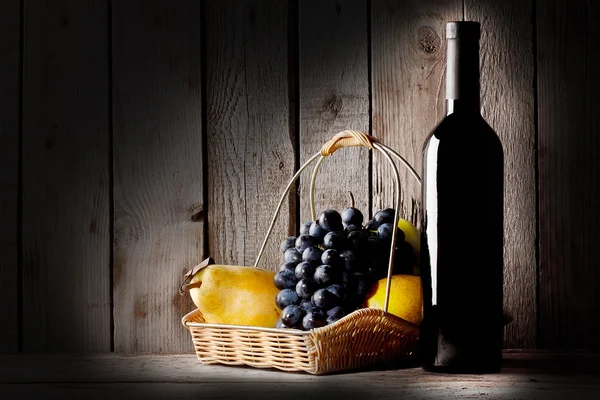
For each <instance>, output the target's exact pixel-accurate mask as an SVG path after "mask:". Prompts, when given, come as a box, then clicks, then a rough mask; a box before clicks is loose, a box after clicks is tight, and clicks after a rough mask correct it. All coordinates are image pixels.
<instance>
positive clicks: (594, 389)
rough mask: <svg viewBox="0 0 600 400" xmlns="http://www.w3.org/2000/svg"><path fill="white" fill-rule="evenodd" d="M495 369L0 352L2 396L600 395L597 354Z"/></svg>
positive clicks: (524, 360) (529, 358) (309, 399)
mask: <svg viewBox="0 0 600 400" xmlns="http://www.w3.org/2000/svg"><path fill="white" fill-rule="evenodd" d="M504 358H505V365H504V367H503V369H502V371H501V372H500V373H498V374H489V375H447V374H433V373H427V372H424V371H423V370H421V369H420V368H402V369H395V370H385V371H369V372H345V373H340V374H334V375H326V376H313V375H309V374H304V373H288V372H279V371H276V370H262V369H254V368H244V367H230V366H220V365H219V366H215V365H210V366H206V365H201V364H199V362H198V360H197V359H196V357H195V355H193V354H177V355H154V354H152V355H120V354H104V355H93V356H78V355H10V356H7V355H3V356H0V399H22V398H27V399H29V398H35V399H71V398H81V399H116V398H118V399H121V398H132V399H133V398H135V399H144V400H148V399H163V398H164V399H169V398H174V399H181V400H183V399H238V398H244V399H264V398H265V397H268V398H276V399H278V398H282V399H286V400H289V399H296V398H298V399H305V400H313V399H314V400H317V399H321V398H324V399H327V400H330V399H388V398H389V399H391V398H394V399H399V398H405V399H452V398H475V399H566V400H578V399H600V367H599V362H600V354H587V353H548V352H540V351H535V352H520V351H507V352H505V355H504Z"/></svg>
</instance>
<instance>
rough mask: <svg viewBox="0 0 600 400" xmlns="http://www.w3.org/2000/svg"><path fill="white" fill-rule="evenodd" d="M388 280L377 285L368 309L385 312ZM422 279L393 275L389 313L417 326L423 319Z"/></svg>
mask: <svg viewBox="0 0 600 400" xmlns="http://www.w3.org/2000/svg"><path fill="white" fill-rule="evenodd" d="M386 282H387V279H386V278H384V279H381V280H379V281H378V282H377V283H375V285H374V288H373V294H372V295H371V296H370V297H369V298H368V299H367V301H366V306H367V307H368V308H377V309H380V310H383V308H384V305H385V288H386ZM421 290H422V287H421V277H420V276H415V275H393V276H392V283H391V285H390V299H389V303H388V312H389V313H390V314H394V315H396V316H398V317H400V318H402V319H404V320H406V321H408V322H411V323H413V324H415V325H419V324H420V323H421V319H422V318H423V293H422V291H421Z"/></svg>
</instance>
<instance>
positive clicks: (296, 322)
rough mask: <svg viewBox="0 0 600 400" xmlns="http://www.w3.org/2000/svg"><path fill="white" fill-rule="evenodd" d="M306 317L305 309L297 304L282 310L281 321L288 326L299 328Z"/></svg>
mask: <svg viewBox="0 0 600 400" xmlns="http://www.w3.org/2000/svg"><path fill="white" fill-rule="evenodd" d="M302 318H304V310H302V309H301V308H300V307H298V306H296V305H291V306H287V307H286V308H284V309H283V311H282V312H281V321H282V322H283V323H284V324H285V326H287V327H288V328H298V327H300V326H301V324H302Z"/></svg>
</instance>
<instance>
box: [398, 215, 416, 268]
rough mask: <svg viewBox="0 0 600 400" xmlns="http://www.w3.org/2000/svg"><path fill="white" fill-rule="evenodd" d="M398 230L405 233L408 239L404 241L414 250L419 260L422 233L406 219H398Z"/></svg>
mask: <svg viewBox="0 0 600 400" xmlns="http://www.w3.org/2000/svg"><path fill="white" fill-rule="evenodd" d="M398 228H400V229H401V230H402V232H404V236H405V237H406V238H405V239H404V240H406V241H407V242H408V244H410V246H411V247H412V248H413V250H414V252H415V256H416V257H417V260H418V259H419V254H420V252H421V232H419V230H418V229H417V227H416V226H414V225H413V224H412V223H411V222H410V221H408V220H406V219H404V218H399V219H398Z"/></svg>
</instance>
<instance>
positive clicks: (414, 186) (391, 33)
mask: <svg viewBox="0 0 600 400" xmlns="http://www.w3.org/2000/svg"><path fill="white" fill-rule="evenodd" d="M462 6H463V4H462V1H461V0H451V1H442V0H425V1H402V0H385V1H373V2H372V3H371V38H372V39H371V40H372V44H371V46H372V61H371V63H372V78H371V79H372V92H373V93H372V96H373V134H374V135H375V136H376V137H377V138H379V139H380V140H381V141H382V142H383V143H385V144H386V145H388V146H390V147H392V148H393V149H395V150H396V151H397V152H399V153H400V154H401V155H402V156H404V157H405V158H406V160H407V161H408V162H409V163H410V164H411V165H412V166H413V167H414V168H415V169H416V170H417V171H420V170H421V158H422V157H421V156H422V154H421V153H422V148H423V143H424V141H425V138H426V137H427V135H428V134H429V132H431V130H432V129H433V128H434V127H435V125H436V124H437V123H438V122H439V120H440V119H441V118H442V116H443V115H444V111H445V101H444V99H445V84H444V82H445V81H444V75H445V58H446V39H445V27H446V23H447V22H448V21H456V20H461V19H462V12H463V10H462ZM399 170H400V173H401V175H400V179H401V183H402V184H403V188H402V189H403V193H402V194H403V202H402V203H403V205H402V210H401V211H402V215H403V216H404V217H405V218H408V219H410V220H412V221H414V222H417V221H418V212H419V207H418V202H419V201H420V198H421V194H420V193H421V192H420V187H419V185H418V183H417V182H416V181H415V180H414V178H413V177H412V176H411V175H410V173H408V171H407V170H406V168H404V167H402V166H400V167H399ZM372 196H373V211H377V210H379V209H381V208H384V207H393V205H394V204H395V202H394V200H393V199H394V197H393V196H394V181H393V178H392V173H391V169H390V167H389V166H388V165H387V163H386V161H385V159H382V157H380V156H378V155H377V154H374V157H373V194H372Z"/></svg>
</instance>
